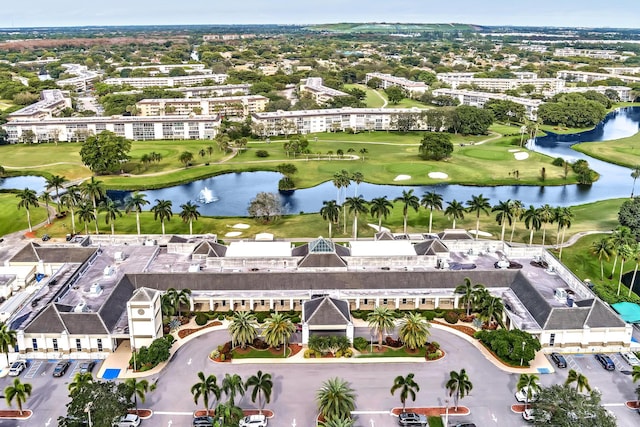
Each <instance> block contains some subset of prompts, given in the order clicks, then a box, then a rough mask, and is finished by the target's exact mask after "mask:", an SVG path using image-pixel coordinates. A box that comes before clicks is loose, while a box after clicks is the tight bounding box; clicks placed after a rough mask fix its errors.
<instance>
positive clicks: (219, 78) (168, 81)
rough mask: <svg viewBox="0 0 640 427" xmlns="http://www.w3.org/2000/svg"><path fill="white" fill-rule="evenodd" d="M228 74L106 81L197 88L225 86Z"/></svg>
mask: <svg viewBox="0 0 640 427" xmlns="http://www.w3.org/2000/svg"><path fill="white" fill-rule="evenodd" d="M227 77H229V76H228V75H227V74H193V75H189V76H178V77H111V78H108V79H105V80H104V83H105V84H108V85H117V86H122V85H127V86H133V87H135V88H139V89H142V88H145V87H178V86H180V87H181V86H196V85H201V84H203V83H205V82H209V81H210V82H213V83H216V84H223V83H224V82H225V81H226V80H227Z"/></svg>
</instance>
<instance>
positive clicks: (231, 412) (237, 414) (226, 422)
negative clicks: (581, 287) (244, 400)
mask: <svg viewBox="0 0 640 427" xmlns="http://www.w3.org/2000/svg"><path fill="white" fill-rule="evenodd" d="M214 413H215V414H216V419H215V420H214V422H213V427H224V426H233V427H235V426H237V425H238V424H239V422H240V420H241V419H242V418H243V417H244V412H242V409H241V408H238V407H237V406H236V405H235V404H233V405H232V404H231V402H227V403H219V404H218V406H216V408H215V411H214Z"/></svg>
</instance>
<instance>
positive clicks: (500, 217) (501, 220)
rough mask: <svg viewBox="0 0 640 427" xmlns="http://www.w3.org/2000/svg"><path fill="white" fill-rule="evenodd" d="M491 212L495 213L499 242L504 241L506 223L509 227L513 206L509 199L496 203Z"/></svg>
mask: <svg viewBox="0 0 640 427" xmlns="http://www.w3.org/2000/svg"><path fill="white" fill-rule="evenodd" d="M491 212H497V213H496V222H497V223H498V225H499V226H500V227H501V230H500V241H504V232H505V229H506V227H507V223H508V224H509V225H511V222H512V221H513V204H512V203H511V199H507V200H506V201H502V200H500V201H498V204H497V205H495V206H494V207H493V208H491Z"/></svg>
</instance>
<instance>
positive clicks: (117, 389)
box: [58, 381, 133, 427]
mask: <svg viewBox="0 0 640 427" xmlns="http://www.w3.org/2000/svg"><path fill="white" fill-rule="evenodd" d="M126 389H127V387H126V386H125V385H124V383H120V384H116V383H114V382H112V381H94V382H90V383H86V384H83V385H82V386H81V387H79V388H74V389H73V391H72V392H71V393H69V395H70V397H71V401H70V402H69V403H67V415H66V417H60V418H58V425H59V426H61V427H84V426H86V425H87V423H88V412H86V409H87V407H88V405H90V410H91V422H92V424H93V426H94V427H111V425H112V422H113V420H114V419H115V418H117V417H120V416H122V415H124V414H126V413H127V410H128V409H131V408H132V407H133V403H131V402H130V401H129V399H127V390H126Z"/></svg>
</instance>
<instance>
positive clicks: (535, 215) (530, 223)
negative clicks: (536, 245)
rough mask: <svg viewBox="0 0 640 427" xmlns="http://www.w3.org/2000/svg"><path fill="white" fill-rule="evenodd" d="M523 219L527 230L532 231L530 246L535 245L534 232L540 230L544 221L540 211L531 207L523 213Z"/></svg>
mask: <svg viewBox="0 0 640 427" xmlns="http://www.w3.org/2000/svg"><path fill="white" fill-rule="evenodd" d="M522 219H524V225H525V227H527V229H531V232H530V233H529V246H531V245H532V244H533V232H534V231H536V230H540V226H541V225H542V220H541V218H540V211H539V210H538V209H536V208H535V207H534V206H533V205H529V209H527V210H526V211H524V212H523V213H522Z"/></svg>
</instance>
